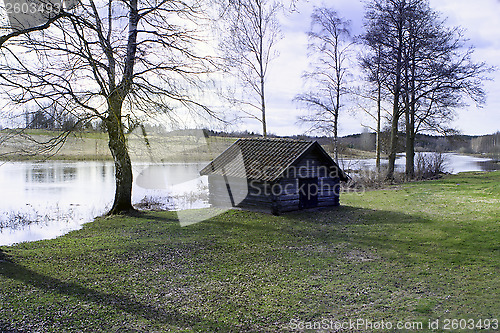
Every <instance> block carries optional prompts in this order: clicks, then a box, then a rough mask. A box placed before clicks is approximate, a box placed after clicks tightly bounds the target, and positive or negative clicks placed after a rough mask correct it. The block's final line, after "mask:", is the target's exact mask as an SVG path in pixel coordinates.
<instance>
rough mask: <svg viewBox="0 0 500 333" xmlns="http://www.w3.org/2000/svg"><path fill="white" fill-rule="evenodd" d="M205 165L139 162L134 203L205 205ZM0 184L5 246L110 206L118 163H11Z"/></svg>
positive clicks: (68, 226)
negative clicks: (203, 170)
mask: <svg viewBox="0 0 500 333" xmlns="http://www.w3.org/2000/svg"><path fill="white" fill-rule="evenodd" d="M203 166H205V163H198V164H188V165H183V164H161V165H150V164H134V165H133V172H134V178H135V179H136V181H137V180H138V179H139V180H141V179H142V182H143V183H142V184H138V183H134V186H133V191H132V202H133V203H134V204H137V205H139V206H140V204H142V205H145V206H146V207H143V208H149V209H186V208H201V207H206V206H207V201H206V200H205V198H204V196H203V193H204V191H205V192H206V191H207V189H206V179H204V178H199V177H198V171H199V170H200V169H201V168H202V167H203ZM151 170H153V171H151ZM140 175H142V177H140ZM186 175H189V176H188V177H187V176H186ZM161 179H163V181H161ZM158 184H160V185H161V186H159V185H158ZM152 185H155V186H152ZM0 188H1V189H2V190H1V191H0V245H9V244H13V243H16V242H21V241H33V240H39V239H46V238H52V237H56V236H59V235H62V234H64V233H66V232H68V231H70V230H75V229H78V228H80V227H81V225H82V224H83V223H85V222H89V221H92V220H93V219H94V218H95V217H96V216H99V215H102V214H103V213H105V212H106V211H107V210H108V209H109V208H110V206H111V204H112V200H113V197H114V190H115V183H114V166H113V163H112V162H99V161H89V162H64V161H48V162H43V163H42V162H8V163H4V164H1V166H0ZM200 193H201V194H202V195H200Z"/></svg>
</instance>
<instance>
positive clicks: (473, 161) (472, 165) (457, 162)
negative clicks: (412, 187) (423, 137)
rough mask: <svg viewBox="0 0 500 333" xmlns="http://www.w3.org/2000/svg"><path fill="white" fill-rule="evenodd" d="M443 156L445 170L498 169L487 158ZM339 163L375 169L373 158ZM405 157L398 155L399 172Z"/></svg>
mask: <svg viewBox="0 0 500 333" xmlns="http://www.w3.org/2000/svg"><path fill="white" fill-rule="evenodd" d="M417 154H424V155H425V154H434V153H425V152H424V153H417ZM443 157H444V158H445V171H446V172H449V173H452V174H457V173H459V172H466V171H493V170H498V169H499V167H498V163H494V162H493V161H492V160H491V159H489V158H482V157H474V156H467V155H460V154H455V153H443ZM340 165H341V167H342V168H343V169H344V170H363V169H371V170H375V159H374V158H370V159H345V160H343V161H340ZM381 165H382V166H386V165H387V160H382V161H381ZM405 165H406V158H405V155H404V154H400V155H398V157H397V159H396V163H395V169H396V171H399V172H404V169H405Z"/></svg>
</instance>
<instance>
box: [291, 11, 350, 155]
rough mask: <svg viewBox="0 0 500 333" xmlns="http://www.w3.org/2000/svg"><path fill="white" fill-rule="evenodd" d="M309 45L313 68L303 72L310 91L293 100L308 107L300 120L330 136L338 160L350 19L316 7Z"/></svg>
mask: <svg viewBox="0 0 500 333" xmlns="http://www.w3.org/2000/svg"><path fill="white" fill-rule="evenodd" d="M311 21H312V22H311V31H310V32H309V40H310V43H309V49H310V52H311V53H310V54H311V56H312V61H311V66H312V67H313V69H312V70H311V71H310V72H307V73H305V74H304V77H305V78H306V79H307V80H308V81H309V82H310V83H311V85H312V88H311V91H310V92H307V93H304V94H300V95H298V96H296V97H295V100H296V101H298V102H299V103H302V104H304V105H305V106H306V107H307V108H308V109H309V111H310V114H309V115H307V116H302V117H300V121H302V122H306V123H310V124H311V129H314V130H320V131H323V132H326V133H328V134H332V136H333V147H334V159H335V161H338V150H339V149H338V124H339V113H340V110H341V108H342V107H343V104H342V97H343V96H344V95H345V94H347V92H348V89H347V82H346V76H347V70H348V64H347V57H348V54H349V49H350V46H351V45H352V40H351V34H350V28H349V26H350V22H349V21H347V20H345V19H344V18H341V17H340V16H339V15H338V13H337V12H336V11H335V10H333V9H331V8H315V9H314V11H313V14H312V15H311Z"/></svg>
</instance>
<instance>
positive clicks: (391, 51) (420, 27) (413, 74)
mask: <svg viewBox="0 0 500 333" xmlns="http://www.w3.org/2000/svg"><path fill="white" fill-rule="evenodd" d="M365 19H366V33H365V34H364V35H363V40H364V41H365V43H366V44H367V45H368V46H369V47H370V48H372V49H377V48H379V49H380V50H381V51H380V56H381V57H380V58H381V59H382V62H381V69H382V71H383V72H384V73H385V74H386V77H387V79H386V80H385V83H384V89H385V90H386V91H387V92H388V93H389V94H390V95H391V96H392V113H391V149H390V151H389V166H388V171H387V175H386V178H387V179H389V180H390V179H393V174H394V163H395V160H396V153H397V143H398V132H399V123H400V119H401V116H403V115H404V116H405V117H404V125H405V130H406V156H407V164H406V177H407V178H409V179H411V178H413V175H414V145H415V135H416V133H417V132H418V131H419V130H434V131H435V130H437V131H439V130H442V129H443V128H444V126H443V125H445V124H446V123H447V122H448V121H449V120H450V119H452V117H453V115H454V109H455V108H457V107H460V106H463V105H465V103H464V102H465V99H466V98H471V99H472V100H473V101H474V102H476V103H481V102H482V101H483V100H484V91H483V90H482V85H481V82H482V81H483V80H484V79H485V77H484V74H485V73H487V72H489V71H491V70H492V69H491V68H489V67H487V66H486V64H485V63H474V62H473V61H472V60H471V54H472V52H473V49H472V48H469V49H468V50H466V51H465V52H464V51H463V50H464V49H463V47H464V45H465V43H464V42H465V41H464V39H463V36H462V34H461V30H460V29H458V28H446V27H445V25H444V21H443V20H441V19H440V18H439V15H438V14H437V13H436V12H435V11H433V10H432V9H431V8H430V7H429V4H428V1H427V0H373V1H372V2H370V3H369V4H368V6H367V12H366V15H365Z"/></svg>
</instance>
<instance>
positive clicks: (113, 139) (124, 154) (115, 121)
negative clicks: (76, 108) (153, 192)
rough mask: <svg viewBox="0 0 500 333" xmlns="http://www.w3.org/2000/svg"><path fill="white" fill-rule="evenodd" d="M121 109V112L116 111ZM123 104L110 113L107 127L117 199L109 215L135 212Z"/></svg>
mask: <svg viewBox="0 0 500 333" xmlns="http://www.w3.org/2000/svg"><path fill="white" fill-rule="evenodd" d="M116 108H119V111H118V110H116ZM120 114H121V103H120V106H115V110H110V111H109V117H108V118H107V120H106V126H107V130H108V137H109V150H110V151H111V154H112V155H113V161H114V164H115V184H116V188H115V199H114V202H113V207H111V210H110V211H109V212H108V215H113V214H121V213H127V212H131V211H134V207H133V206H132V181H133V176H132V162H131V161H130V156H129V154H128V148H127V142H126V139H125V134H124V133H123V126H122V123H121V117H120Z"/></svg>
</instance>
